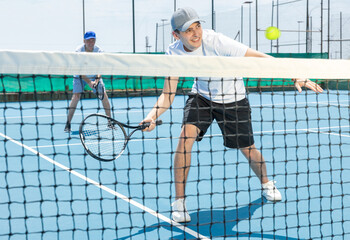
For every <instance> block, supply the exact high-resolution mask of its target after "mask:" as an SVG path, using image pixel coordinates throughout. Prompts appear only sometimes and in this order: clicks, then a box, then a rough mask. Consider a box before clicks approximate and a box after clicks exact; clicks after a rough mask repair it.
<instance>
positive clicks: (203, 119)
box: [183, 94, 254, 148]
mask: <svg viewBox="0 0 350 240" xmlns="http://www.w3.org/2000/svg"><path fill="white" fill-rule="evenodd" d="M214 119H215V120H216V121H217V123H218V124H219V127H220V129H221V132H222V135H223V138H224V145H225V146H226V147H229V148H245V147H249V146H251V145H253V144H254V137H253V128H252V122H251V109H250V106H249V102H248V99H246V98H245V99H243V100H240V101H238V102H233V103H228V104H219V103H215V102H212V101H209V100H208V99H206V98H204V97H202V96H200V95H198V94H190V95H189V98H188V99H187V102H186V106H185V108H184V118H183V124H192V125H195V126H196V127H198V128H199V129H200V133H199V135H198V136H197V141H201V140H202V138H203V136H204V134H205V133H206V131H207V129H208V128H209V126H210V125H211V124H212V122H213V120H214Z"/></svg>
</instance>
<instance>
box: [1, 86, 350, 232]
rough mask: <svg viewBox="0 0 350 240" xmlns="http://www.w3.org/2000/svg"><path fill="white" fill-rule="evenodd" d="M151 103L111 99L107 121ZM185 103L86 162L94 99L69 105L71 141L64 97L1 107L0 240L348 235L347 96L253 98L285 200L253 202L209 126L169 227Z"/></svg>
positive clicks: (131, 115) (250, 189)
mask: <svg viewBox="0 0 350 240" xmlns="http://www.w3.org/2000/svg"><path fill="white" fill-rule="evenodd" d="M156 99H157V98H156V97H143V98H140V97H134V98H114V99H112V100H111V102H112V106H113V116H114V118H115V119H117V120H119V121H121V122H125V123H129V124H131V125H133V124H138V123H139V122H140V121H141V120H142V119H143V118H144V117H145V116H146V115H147V113H148V112H149V110H150V108H151V107H153V105H154V104H155V101H156ZM186 99H187V97H186V96H176V98H175V101H174V104H173V106H172V109H170V110H168V111H167V112H166V113H165V114H164V115H162V116H161V119H162V120H163V122H164V123H163V125H161V126H159V127H157V128H156V129H155V130H154V131H153V132H151V133H141V132H138V133H135V135H134V137H133V139H132V141H131V142H130V143H129V145H128V148H127V149H126V151H125V152H124V154H123V155H122V156H121V157H120V158H119V159H117V160H116V161H112V162H99V161H97V160H95V159H93V158H92V157H90V156H89V155H87V154H86V153H85V151H84V148H83V146H82V145H81V143H80V139H79V135H78V129H79V123H80V122H81V121H82V119H83V118H84V117H86V116H87V115H89V114H91V113H95V112H96V111H97V110H96V109H97V108H98V107H101V104H100V102H99V101H98V100H97V99H89V100H83V101H82V102H81V104H79V105H78V109H77V110H76V113H75V116H74V118H73V125H72V133H71V134H67V133H64V131H63V129H64V124H65V121H66V114H67V107H68V104H69V101H42V102H37V103H35V102H22V103H21V104H19V103H6V104H5V103H1V104H0V118H1V122H2V123H1V124H0V141H1V142H0V155H1V158H0V239H198V238H202V239H350V139H349V137H350V132H349V96H348V91H325V92H324V93H322V94H318V95H316V94H314V93H311V92H310V91H308V92H307V94H306V92H305V91H304V92H303V93H301V94H296V93H295V92H293V91H290V92H284V93H283V92H275V93H273V94H271V93H270V92H266V93H261V94H259V93H250V94H249V101H250V104H251V108H252V118H253V128H254V134H255V141H256V146H257V147H258V148H259V149H260V150H261V151H262V153H263V155H264V157H265V160H266V163H267V168H268V174H269V178H270V179H274V180H276V185H277V187H278V188H279V190H280V191H281V193H282V197H283V200H282V201H281V202H278V203H271V202H266V200H264V199H263V198H262V196H261V187H260V184H259V181H258V179H257V178H256V177H255V176H254V173H253V172H252V171H251V170H250V168H249V165H248V162H247V160H246V159H245V158H244V157H243V155H242V154H241V153H240V152H239V151H237V150H234V149H227V148H225V147H224V146H223V140H222V136H221V133H220V130H219V128H218V126H217V124H216V123H214V124H213V125H212V127H211V128H210V129H209V131H208V132H207V134H206V137H205V138H204V139H203V140H202V141H201V142H199V143H196V144H195V146H194V149H193V154H192V163H191V165H192V167H191V170H190V173H189V178H188V185H187V190H186V191H187V208H188V210H189V213H190V215H191V218H192V221H191V222H189V223H187V224H177V223H175V222H172V221H171V219H170V218H171V216H170V210H171V203H172V201H174V196H175V190H174V183H173V168H172V165H173V164H172V162H173V157H174V152H175V150H176V146H177V141H178V137H179V134H180V129H181V121H182V108H183V106H184V103H185V101H186ZM99 112H100V113H103V110H101V109H100V110H99ZM21 123H22V124H21Z"/></svg>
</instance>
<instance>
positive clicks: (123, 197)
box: [0, 132, 210, 240]
mask: <svg viewBox="0 0 350 240" xmlns="http://www.w3.org/2000/svg"><path fill="white" fill-rule="evenodd" d="M0 136H2V137H3V138H5V139H7V140H9V141H11V142H13V143H15V144H17V145H19V146H20V147H22V148H25V149H27V150H28V151H30V152H32V153H33V154H35V155H37V156H39V157H41V158H43V159H45V160H46V161H48V162H50V163H51V164H53V165H55V166H57V167H59V168H61V169H63V170H65V171H67V172H69V173H70V174H72V175H75V176H76V177H78V178H80V179H82V180H84V181H85V182H88V183H90V184H92V185H94V186H96V187H98V188H100V189H101V190H104V191H106V192H108V193H110V194H112V195H114V196H116V197H118V198H120V199H122V200H124V201H125V202H127V203H129V204H131V205H134V206H135V207H137V208H139V209H141V210H143V211H145V212H148V213H149V214H151V215H153V216H155V217H156V218H159V219H161V220H163V221H164V222H167V223H168V224H170V225H172V226H174V227H176V228H178V229H180V230H182V231H184V232H185V233H188V234H190V235H192V236H194V237H196V238H199V239H205V240H209V239H210V238H207V237H205V236H203V235H201V234H200V233H198V232H196V231H193V230H192V229H190V228H187V227H185V226H183V225H181V224H180V223H177V222H175V221H173V220H171V219H170V218H168V217H166V216H164V215H163V214H160V213H158V212H156V211H154V210H152V209H151V208H148V207H146V206H144V205H142V204H140V203H138V202H136V201H135V200H133V199H131V198H128V197H127V196H125V195H123V194H121V193H119V192H117V191H114V190H112V189H110V188H108V187H106V186H104V185H102V184H100V183H98V182H96V181H95V180H92V179H91V178H88V177H86V176H84V175H83V174H81V173H79V172H77V171H75V170H73V169H70V168H68V167H66V166H65V165H63V164H61V163H59V162H56V161H55V160H53V159H51V158H49V157H47V156H46V155H44V154H42V153H40V152H38V151H36V150H34V149H33V148H31V147H29V146H27V145H25V144H23V143H21V142H19V141H16V140H15V139H13V138H11V137H9V136H7V135H5V134H3V133H1V132H0Z"/></svg>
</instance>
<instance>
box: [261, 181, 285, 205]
mask: <svg viewBox="0 0 350 240" xmlns="http://www.w3.org/2000/svg"><path fill="white" fill-rule="evenodd" d="M275 183H276V181H272V180H271V181H269V182H267V183H264V184H261V186H262V189H263V193H262V195H263V196H264V197H265V198H266V199H267V200H268V201H271V202H278V201H281V200H282V195H281V193H280V191H278V189H277V188H276V186H275Z"/></svg>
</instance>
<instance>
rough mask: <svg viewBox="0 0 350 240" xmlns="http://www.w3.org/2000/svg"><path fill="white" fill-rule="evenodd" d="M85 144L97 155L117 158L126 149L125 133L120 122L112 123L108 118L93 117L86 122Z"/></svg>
mask: <svg viewBox="0 0 350 240" xmlns="http://www.w3.org/2000/svg"><path fill="white" fill-rule="evenodd" d="M83 131H84V136H85V145H86V146H87V147H88V148H89V150H90V151H91V152H92V153H93V154H95V155H96V156H99V157H102V158H115V157H116V156H118V155H119V154H120V153H121V152H122V151H123V149H124V145H125V134H124V132H123V129H122V128H121V127H120V126H119V125H118V124H111V123H110V122H109V121H107V119H104V118H99V119H97V121H93V119H91V120H90V121H88V122H85V124H84V130H83Z"/></svg>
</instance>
